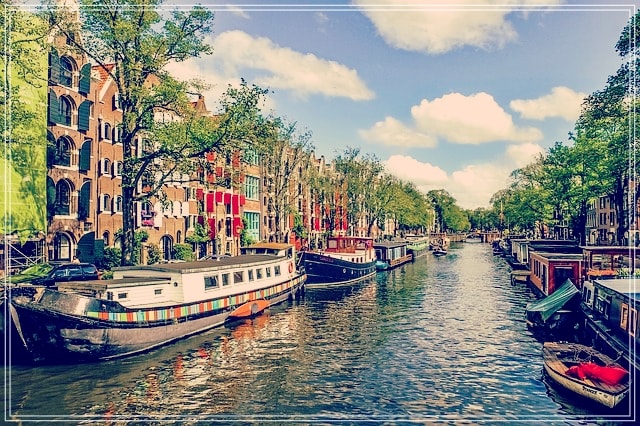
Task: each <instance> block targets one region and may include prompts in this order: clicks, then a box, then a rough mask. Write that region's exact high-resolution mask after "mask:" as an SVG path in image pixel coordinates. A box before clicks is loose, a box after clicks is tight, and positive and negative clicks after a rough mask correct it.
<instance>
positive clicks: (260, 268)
mask: <svg viewBox="0 0 640 426" xmlns="http://www.w3.org/2000/svg"><path fill="white" fill-rule="evenodd" d="M305 280H306V275H305V274H304V272H303V271H302V272H301V271H298V270H297V269H296V266H295V249H294V247H293V246H292V245H290V244H279V243H262V244H256V245H253V246H250V247H247V248H244V249H243V254H242V255H240V256H235V257H228V258H220V259H219V260H207V261H198V262H182V263H168V264H158V265H149V266H129V267H120V268H114V272H113V279H112V280H95V281H84V282H68V283H60V284H59V285H58V286H57V289H55V288H44V287H43V288H38V289H37V291H36V292H35V296H33V297H27V296H18V297H15V298H13V300H12V301H11V314H12V319H13V321H14V325H15V327H16V329H17V330H18V333H19V335H20V338H21V340H22V343H23V344H24V346H25V347H26V349H27V351H28V352H29V353H30V355H31V356H32V357H33V359H34V360H35V361H39V360H44V359H57V360H61V361H69V360H102V359H109V358H116V357H122V356H126V355H131V354H135V353H139V352H142V351H147V350H149V349H151V348H155V347H158V346H161V345H165V344H167V343H169V342H172V341H175V340H177V339H180V338H184V337H186V336H190V335H193V334H196V333H200V332H202V331H204V330H207V329H210V328H212V327H216V326H219V325H221V324H223V323H224V322H225V321H227V320H230V319H233V318H240V317H245V316H251V315H256V314H258V313H260V312H262V311H263V310H264V309H266V308H267V307H268V306H270V305H273V304H276V303H279V302H282V301H285V300H287V299H288V298H294V297H296V296H299V295H300V294H301V293H302V292H303V291H304V283H305Z"/></svg>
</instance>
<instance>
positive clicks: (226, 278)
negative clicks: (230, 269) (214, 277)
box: [222, 274, 229, 286]
mask: <svg viewBox="0 0 640 426" xmlns="http://www.w3.org/2000/svg"><path fill="white" fill-rule="evenodd" d="M222 285H223V286H225V285H229V274H222Z"/></svg>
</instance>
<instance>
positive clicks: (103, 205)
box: [100, 194, 111, 212]
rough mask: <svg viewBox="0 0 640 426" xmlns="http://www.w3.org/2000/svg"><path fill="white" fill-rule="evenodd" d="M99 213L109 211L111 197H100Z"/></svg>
mask: <svg viewBox="0 0 640 426" xmlns="http://www.w3.org/2000/svg"><path fill="white" fill-rule="evenodd" d="M100 211H101V212H110V211H111V197H110V196H109V194H101V195H100Z"/></svg>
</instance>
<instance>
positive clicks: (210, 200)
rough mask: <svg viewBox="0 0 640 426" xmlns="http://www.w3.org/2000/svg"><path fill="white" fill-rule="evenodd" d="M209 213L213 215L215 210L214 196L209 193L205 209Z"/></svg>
mask: <svg viewBox="0 0 640 426" xmlns="http://www.w3.org/2000/svg"><path fill="white" fill-rule="evenodd" d="M204 210H205V211H206V212H207V213H211V212H214V211H215V209H214V208H213V194H212V193H208V194H207V202H206V206H205V209H204Z"/></svg>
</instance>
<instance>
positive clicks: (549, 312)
mask: <svg viewBox="0 0 640 426" xmlns="http://www.w3.org/2000/svg"><path fill="white" fill-rule="evenodd" d="M578 293H580V291H579V290H578V289H577V288H576V286H575V285H573V283H572V282H571V280H570V279H567V280H566V281H565V282H564V283H563V284H562V285H561V286H560V287H559V288H558V289H556V291H554V292H553V293H551V295H549V296H547V297H545V298H544V299H540V300H537V301H535V302H532V303H529V304H528V305H527V314H529V313H530V312H539V313H540V317H541V318H542V321H543V322H547V320H548V319H549V318H551V317H552V316H553V314H555V313H556V312H557V311H558V310H560V309H561V308H562V307H563V306H564V305H565V304H566V303H567V302H568V301H569V300H571V298H572V297H573V296H575V295H576V294H578Z"/></svg>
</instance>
